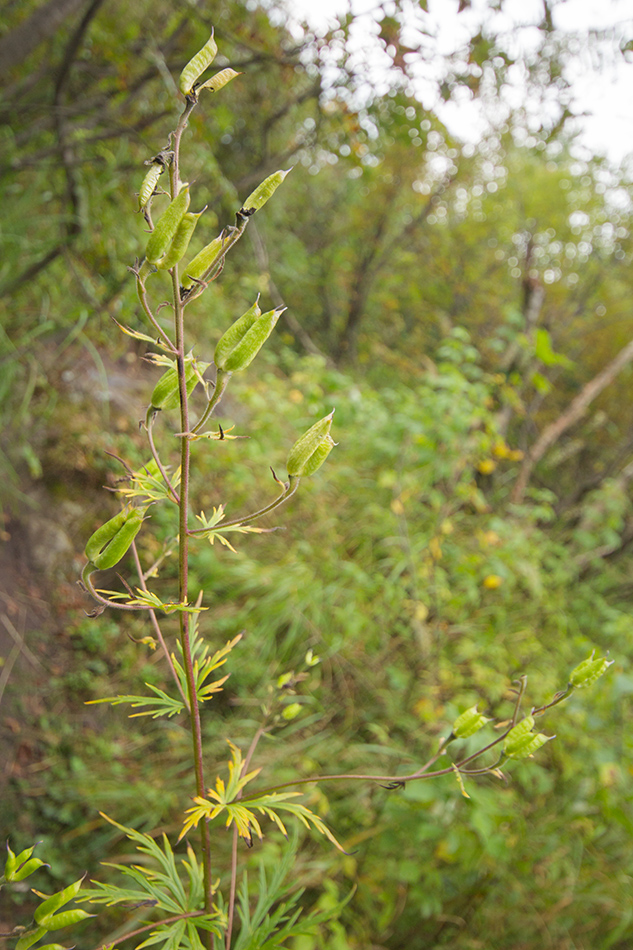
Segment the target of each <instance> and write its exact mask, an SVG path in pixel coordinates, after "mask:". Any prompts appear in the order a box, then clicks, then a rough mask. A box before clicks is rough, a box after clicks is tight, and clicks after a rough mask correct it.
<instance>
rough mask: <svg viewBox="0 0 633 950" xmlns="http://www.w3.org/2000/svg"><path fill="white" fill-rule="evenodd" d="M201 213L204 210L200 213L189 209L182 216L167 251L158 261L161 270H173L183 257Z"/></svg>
mask: <svg viewBox="0 0 633 950" xmlns="http://www.w3.org/2000/svg"><path fill="white" fill-rule="evenodd" d="M201 214H202V211H199V212H198V214H194V213H193V212H192V211H188V212H187V214H184V215H183V216H182V218H181V219H180V224H179V225H178V227H177V228H176V233H175V234H174V236H173V238H172V242H171V244H170V245H169V247H168V248H167V253H166V254H165V256H164V257H161V259H160V260H159V261H156V266H157V267H158V269H159V270H171V268H172V267H175V266H176V264H178V263H179V261H181V260H182V259H183V257H184V256H185V254H186V252H187V248H188V247H189V241H190V240H191V238H192V235H193V232H194V231H195V230H196V225H197V223H198V218H199V217H200V215H201Z"/></svg>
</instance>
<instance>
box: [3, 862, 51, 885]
mask: <svg viewBox="0 0 633 950" xmlns="http://www.w3.org/2000/svg"><path fill="white" fill-rule="evenodd" d="M44 865H45V862H44V861H42V860H41V859H40V858H31V859H30V861H25V862H24V864H22V866H21V867H20V866H18V870H17V871H14V872H13V874H12V875H11V877H9V876H8V875H7V880H8V881H23V880H24V879H25V878H26V877H29V876H30V875H31V874H33V872H34V871H37V869H38V868H41V867H44ZM46 866H47V867H48V865H46Z"/></svg>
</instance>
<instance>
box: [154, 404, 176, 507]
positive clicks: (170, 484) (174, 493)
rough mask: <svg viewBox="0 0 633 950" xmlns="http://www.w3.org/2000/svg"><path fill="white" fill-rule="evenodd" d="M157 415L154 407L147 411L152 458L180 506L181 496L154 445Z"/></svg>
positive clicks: (170, 492)
mask: <svg viewBox="0 0 633 950" xmlns="http://www.w3.org/2000/svg"><path fill="white" fill-rule="evenodd" d="M156 415H157V413H156V412H155V411H154V412H152V407H151V406H150V408H149V409H148V410H147V418H146V419H145V427H146V429H147V441H148V442H149V448H150V452H151V453H152V458H153V459H154V461H155V462H156V465H157V466H158V471H159V472H160V473H161V475H162V476H163V480H164V482H165V485H166V486H167V490H168V492H169V494H170V495H171V496H172V498H173V500H174V501H175V502H176V504H177V505H179V504H180V496H179V495H178V492H177V491H176V490H175V488H174V486H173V485H172V483H171V482H170V480H169V475H168V474H167V472H166V471H165V467H164V465H163V463H162V462H161V460H160V457H159V455H158V452H157V450H156V446H155V444H154V435H153V432H152V429H153V426H154V423H155V421H156Z"/></svg>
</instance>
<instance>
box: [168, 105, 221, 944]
mask: <svg viewBox="0 0 633 950" xmlns="http://www.w3.org/2000/svg"><path fill="white" fill-rule="evenodd" d="M194 105H195V102H194V101H192V100H188V101H187V105H186V106H185V109H184V112H183V113H182V115H181V117H180V121H179V123H178V126H177V128H176V131H175V132H174V136H173V149H174V151H173V160H172V164H171V166H170V170H169V174H170V184H171V189H170V190H171V198H172V200H173V199H174V198H175V197H176V195H177V193H178V188H179V174H178V169H179V159H180V140H181V138H182V133H183V132H184V130H185V128H186V126H187V123H188V121H189V116H190V114H191V112H192V110H193V107H194ZM171 280H172V293H173V307H174V330H175V337H176V365H177V370H178V389H179V395H180V432H181V435H180V473H181V474H180V494H179V502H178V514H179V518H178V599H179V602H180V603H181V604H183V605H184V604H186V603H187V601H188V594H189V536H188V533H187V528H188V525H187V521H188V515H189V473H190V464H191V442H190V438H189V400H188V395H187V380H186V375H185V326H184V308H183V304H182V302H181V300H180V283H179V277H178V264H176V265H174V267H173V268H172V270H171ZM180 643H181V646H182V655H183V662H184V668H185V674H186V677H187V691H188V694H189V713H190V720H189V721H190V723H191V738H192V744H193V760H194V768H195V777H196V795H198V796H203V795H204V789H205V785H204V764H203V751H202V726H201V723H200V706H199V703H198V694H197V691H196V681H195V675H194V669H193V660H192V657H191V641H190V637H189V614H188V613H186V612H185V611H181V612H180ZM200 839H201V846H202V866H203V871H204V903H205V910H206V911H207V913H208V914H212V913H213V884H212V880H211V838H210V835H209V826H208V824H207V822H202V823H201V825H200ZM214 943H215V939H214V936H213V934H212V933H209V948H210V950H213V947H214Z"/></svg>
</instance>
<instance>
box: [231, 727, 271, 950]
mask: <svg viewBox="0 0 633 950" xmlns="http://www.w3.org/2000/svg"><path fill="white" fill-rule="evenodd" d="M265 731H266V721H264V723H263V724H262V725H261V726H259V728H258V730H257V732H256V733H255V735H254V736H253V738H252V741H251V744H250V746H249V749H248V752H247V753H246V758H245V759H244V762H243V764H242V775H246V773H247V772H248V767H249V765H250V764H251V759H252V758H253V755H254V753H255V749H256V748H257V744H258V742H259V740H260V739H261V737H262V736H263V735H264V733H265ZM242 792H243V789H242V788H241V789H240V790H239V792H238V793H237V799H238V800H239V799H241V797H242ZM238 837H239V835H238V833H237V826H235V827H234V828H233V842H232V844H231V886H230V891H229V909H228V923H227V928H226V950H231V937H232V935H233V919H234V916H235V892H236V890H237V839H238Z"/></svg>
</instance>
